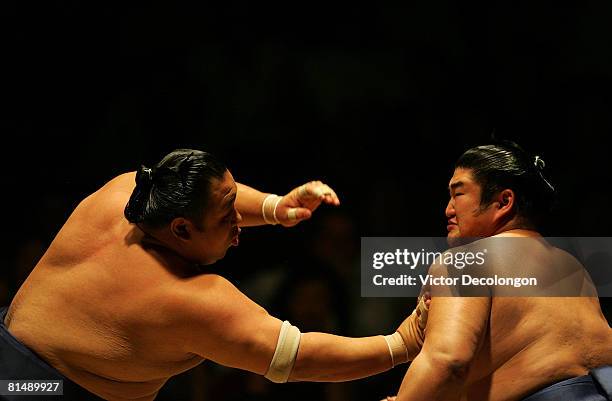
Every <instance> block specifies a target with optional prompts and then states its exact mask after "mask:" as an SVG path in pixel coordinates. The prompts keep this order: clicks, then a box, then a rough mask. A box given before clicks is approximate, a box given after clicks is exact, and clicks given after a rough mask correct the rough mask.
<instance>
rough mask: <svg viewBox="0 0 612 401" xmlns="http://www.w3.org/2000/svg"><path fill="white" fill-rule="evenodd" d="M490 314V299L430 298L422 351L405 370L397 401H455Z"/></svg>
mask: <svg viewBox="0 0 612 401" xmlns="http://www.w3.org/2000/svg"><path fill="white" fill-rule="evenodd" d="M490 310H491V298H489V297H480V298H476V297H474V298H468V297H464V298H462V297H433V298H432V301H431V306H430V311H429V319H428V322H427V336H426V337H425V343H424V344H423V349H422V351H421V353H420V354H419V355H418V356H417V357H416V358H415V360H414V361H413V362H412V365H411V366H410V368H409V369H408V372H407V373H406V376H405V377H404V380H403V381H402V385H401V387H400V391H399V394H398V395H397V401H419V400H423V401H425V400H427V401H436V400H445V401H453V400H457V401H458V400H459V399H460V397H461V392H462V390H463V386H464V384H465V379H466V378H467V374H468V370H469V367H470V364H471V362H472V361H473V359H474V357H475V356H476V353H477V351H478V349H479V347H480V345H481V344H482V339H483V338H484V335H485V333H486V330H487V327H488V321H489V313H490Z"/></svg>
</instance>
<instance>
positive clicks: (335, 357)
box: [289, 333, 391, 382]
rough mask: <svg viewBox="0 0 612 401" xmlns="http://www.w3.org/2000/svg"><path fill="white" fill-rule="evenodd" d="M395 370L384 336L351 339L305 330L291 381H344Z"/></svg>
mask: <svg viewBox="0 0 612 401" xmlns="http://www.w3.org/2000/svg"><path fill="white" fill-rule="evenodd" d="M389 369H391V356H390V354H389V348H388V346H387V342H386V341H385V340H384V338H383V337H382V336H376V337H362V338H349V337H341V336H335V335H332V334H325V333H304V334H302V338H301V341H300V347H299V351H298V355H297V359H296V361H295V365H294V366H293V370H292V372H291V376H290V378H289V380H290V381H316V382H340V381H347V380H355V379H360V378H363V377H367V376H371V375H375V374H377V373H381V372H384V371H386V370H389Z"/></svg>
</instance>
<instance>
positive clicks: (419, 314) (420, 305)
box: [397, 293, 431, 361]
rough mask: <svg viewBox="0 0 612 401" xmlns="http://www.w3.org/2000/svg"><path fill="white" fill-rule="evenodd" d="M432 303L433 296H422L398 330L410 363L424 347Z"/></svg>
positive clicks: (427, 294) (426, 294)
mask: <svg viewBox="0 0 612 401" xmlns="http://www.w3.org/2000/svg"><path fill="white" fill-rule="evenodd" d="M430 303H431V296H430V295H429V293H425V294H423V295H422V296H420V297H419V299H418V302H417V306H416V308H415V309H414V311H412V314H411V315H410V316H408V318H407V319H406V320H404V321H403V322H402V324H400V326H399V327H398V329H397V332H398V333H400V335H401V336H402V340H404V345H406V350H407V351H408V360H409V361H412V360H413V359H414V358H416V356H417V355H418V353H419V352H420V351H421V348H422V347H423V342H424V341H425V328H426V326H427V316H428V314H429V304H430Z"/></svg>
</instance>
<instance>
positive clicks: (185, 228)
mask: <svg viewBox="0 0 612 401" xmlns="http://www.w3.org/2000/svg"><path fill="white" fill-rule="evenodd" d="M190 224H191V223H190V222H189V221H188V220H187V219H185V218H183V217H177V218H175V219H173V220H172V221H171V222H170V232H171V233H172V235H174V236H175V237H176V238H178V239H180V240H188V239H190V238H191V234H190V232H189V231H190V230H189V229H190V228H191V227H190V226H189V225H190Z"/></svg>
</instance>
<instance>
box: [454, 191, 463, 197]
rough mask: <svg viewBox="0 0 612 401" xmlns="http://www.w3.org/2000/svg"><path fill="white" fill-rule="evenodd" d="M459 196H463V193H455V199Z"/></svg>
mask: <svg viewBox="0 0 612 401" xmlns="http://www.w3.org/2000/svg"><path fill="white" fill-rule="evenodd" d="M461 195H463V193H461V192H457V193H455V196H456V197H457V196H461Z"/></svg>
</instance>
